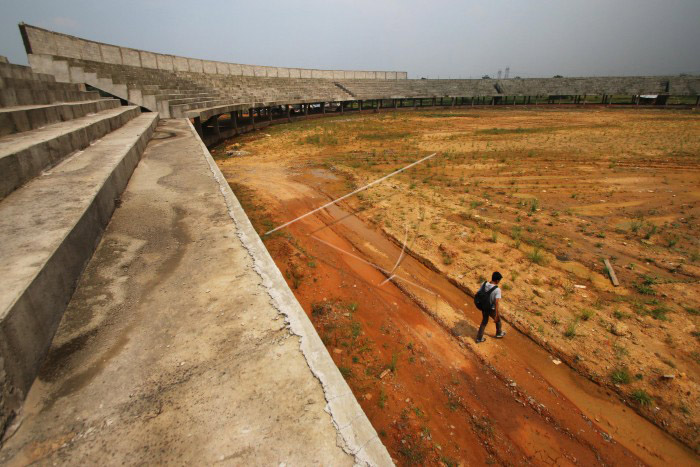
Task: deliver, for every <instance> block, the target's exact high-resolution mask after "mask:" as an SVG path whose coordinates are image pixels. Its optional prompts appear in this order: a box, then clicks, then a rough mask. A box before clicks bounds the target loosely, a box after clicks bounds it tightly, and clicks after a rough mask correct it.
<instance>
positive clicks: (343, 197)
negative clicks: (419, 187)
mask: <svg viewBox="0 0 700 467" xmlns="http://www.w3.org/2000/svg"><path fill="white" fill-rule="evenodd" d="M435 155H437V153H436V152H434V153H432V154H431V155H429V156H425V157H424V158H422V159H419V160H417V161H415V162H412V163H410V164H408V165H407V166H406V167H402V168H400V169H398V170H395V171H393V172H391V173H390V174H388V175H384V176H383V177H382V178H378V179H377V180H375V181H373V182H371V183H368V184H367V185H365V186H362V187H360V188H358V189H357V190H355V191H352V192H350V193H348V194H346V195H343V196H341V197H340V198H336V199H334V200H333V201H329V202H327V203H326V204H324V205H323V206H319V207H317V208H316V209H313V210H311V211H309V212H307V213H306V214H302V215H301V216H299V217H297V218H296V219H292V220H291V221H289V222H286V223H284V224H282V225H280V226H279V227H275V228H274V229H272V230H269V231H267V232H265V233H264V234H263V237H264V236H265V235H270V234H271V233H273V232H276V231H278V230H280V229H283V228H285V227H287V226H289V225H291V224H293V223H295V222H297V221H299V220H301V219H303V218H305V217H308V216H310V215H311V214H314V213H316V212H318V211H320V210H321V209H325V208H327V207H328V206H330V205H332V204H336V203H338V202H339V201H342V200H344V199H345V198H349V197H350V196H352V195H356V194H357V193H359V192H361V191H364V190H366V189H367V188H370V187H372V186H374V185H376V184H377V183H380V182H383V181H384V180H386V179H387V178H390V177H393V176H394V175H397V174H399V173H401V172H403V171H404V170H408V169H410V168H411V167H413V166H414V165H417V164H420V163H421V162H425V161H427V160H428V159H430V158H432V157H434V156H435Z"/></svg>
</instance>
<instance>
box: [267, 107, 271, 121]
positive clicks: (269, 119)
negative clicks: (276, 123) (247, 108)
mask: <svg viewBox="0 0 700 467" xmlns="http://www.w3.org/2000/svg"><path fill="white" fill-rule="evenodd" d="M267 121H268V122H271V121H272V107H268V108H267Z"/></svg>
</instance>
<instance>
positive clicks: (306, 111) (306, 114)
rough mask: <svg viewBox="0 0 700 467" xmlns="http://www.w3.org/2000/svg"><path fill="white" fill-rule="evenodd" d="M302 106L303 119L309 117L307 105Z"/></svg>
mask: <svg viewBox="0 0 700 467" xmlns="http://www.w3.org/2000/svg"><path fill="white" fill-rule="evenodd" d="M302 105H303V106H304V117H308V116H309V104H302Z"/></svg>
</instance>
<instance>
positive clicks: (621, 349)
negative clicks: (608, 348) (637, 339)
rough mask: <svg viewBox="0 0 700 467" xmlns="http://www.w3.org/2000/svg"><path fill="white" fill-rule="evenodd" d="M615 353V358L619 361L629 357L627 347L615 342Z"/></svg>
mask: <svg viewBox="0 0 700 467" xmlns="http://www.w3.org/2000/svg"><path fill="white" fill-rule="evenodd" d="M613 351H614V352H615V356H616V357H617V358H618V359H620V358H622V357H625V356H627V355H629V351H628V350H627V347H625V346H624V345H620V344H618V343H617V342H615V343H614V344H613Z"/></svg>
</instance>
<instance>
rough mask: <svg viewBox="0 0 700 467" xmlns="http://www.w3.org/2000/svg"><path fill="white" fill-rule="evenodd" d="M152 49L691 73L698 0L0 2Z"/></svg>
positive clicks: (430, 71) (2, 12)
mask: <svg viewBox="0 0 700 467" xmlns="http://www.w3.org/2000/svg"><path fill="white" fill-rule="evenodd" d="M20 21H24V22H26V23H29V24H33V25H36V26H42V27H45V28H48V29H52V30H55V31H59V32H64V33H68V34H73V35H76V36H80V37H84V38H87V39H93V40H97V41H101V42H107V43H112V44H118V45H124V46H129V47H134V48H139V49H146V50H151V51H155V52H163V53H171V54H175V55H184V56H189V57H197V58H205V59H212V60H222V61H229V62H236V63H246V64H255V65H273V66H289V67H305V68H325V69H343V68H345V69H363V70H397V71H408V73H409V77H422V76H424V77H430V78H436V77H438V76H440V77H451V78H456V77H470V76H471V77H480V76H481V75H483V74H489V75H491V76H495V75H496V73H497V71H498V70H499V69H505V67H506V66H510V70H511V72H510V73H511V76H522V77H533V76H545V77H549V76H553V75H555V74H562V75H565V76H586V75H637V74H640V75H648V74H677V73H700V0H520V1H516V0H512V1H507V0H485V1H476V0H472V1H456V0H455V1H450V0H432V1H423V0H402V1H400V0H300V1H294V0H286V1H281V0H249V1H245V2H243V1H224V0H220V1H198V0H187V1H181V0H170V1H165V0H139V1H132V0H121V1H118V2H116V1H104V0H89V1H84V0H64V1H60V0H14V1H10V0H0V55H6V56H8V58H9V59H10V61H11V62H15V63H26V55H25V53H24V47H23V46H22V41H21V38H20V35H19V30H18V28H17V23H19V22H20Z"/></svg>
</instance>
